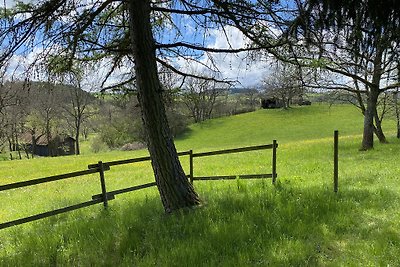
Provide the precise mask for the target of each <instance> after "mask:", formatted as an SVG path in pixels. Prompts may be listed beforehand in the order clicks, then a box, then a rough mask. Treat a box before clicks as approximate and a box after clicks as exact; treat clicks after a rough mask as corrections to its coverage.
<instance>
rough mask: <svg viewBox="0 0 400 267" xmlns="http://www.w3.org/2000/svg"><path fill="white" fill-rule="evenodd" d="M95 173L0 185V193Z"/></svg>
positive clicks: (78, 172) (65, 175)
mask: <svg viewBox="0 0 400 267" xmlns="http://www.w3.org/2000/svg"><path fill="white" fill-rule="evenodd" d="M109 169H110V168H106V169H104V170H109ZM96 172H99V170H98V169H91V170H84V171H77V172H70V173H65V174H59V175H54V176H49V177H45V178H38V179H34V180H29V181H22V182H17V183H12V184H6V185H0V191H5V190H10V189H15V188H20V187H27V186H31V185H37V184H42V183H48V182H53V181H58V180H64V179H68V178H73V177H78V176H83V175H88V174H92V173H96Z"/></svg>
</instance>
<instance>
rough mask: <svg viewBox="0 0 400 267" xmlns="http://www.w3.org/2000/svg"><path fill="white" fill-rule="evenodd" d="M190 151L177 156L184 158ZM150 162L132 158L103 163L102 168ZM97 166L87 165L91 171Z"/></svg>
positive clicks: (140, 158) (145, 159) (96, 164)
mask: <svg viewBox="0 0 400 267" xmlns="http://www.w3.org/2000/svg"><path fill="white" fill-rule="evenodd" d="M189 154H190V151H183V152H179V153H178V156H186V155H189ZM148 160H150V157H149V156H147V157H139V158H134V159H123V160H114V161H109V162H103V166H108V167H110V166H115V165H123V164H130V163H135V162H142V161H148ZM98 167H99V164H98V163H95V164H89V165H88V168H89V169H93V168H98Z"/></svg>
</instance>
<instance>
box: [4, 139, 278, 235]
mask: <svg viewBox="0 0 400 267" xmlns="http://www.w3.org/2000/svg"><path fill="white" fill-rule="evenodd" d="M277 148H278V143H277V142H276V140H274V141H273V143H272V144H268V145H259V146H249V147H241V148H233V149H225V150H216V151H209V152H201V153H193V150H189V151H184V152H179V153H178V156H189V169H190V173H189V174H188V175H187V178H188V179H190V182H191V183H193V181H207V180H234V179H262V178H272V183H275V180H276V177H277V173H276V149H277ZM265 149H272V150H273V152H272V173H270V174H241V175H218V176H194V167H193V166H194V160H193V159H194V158H200V157H208V156H214V155H222V154H231V153H241V152H248V151H256V150H265ZM149 160H150V157H149V156H146V157H139V158H133V159H125V160H116V161H109V162H102V161H99V162H98V163H95V164H90V165H88V170H83V171H76V172H70V173H65V174H59V175H53V176H49V177H44V178H38V179H33V180H29V181H22V182H16V183H11V184H6V185H0V191H6V190H12V189H17V188H22V187H27V186H32V185H38V184H42V183H48V182H53V181H59V180H64V179H69V178H73V177H80V176H84V175H89V174H93V173H99V176H100V185H101V194H97V195H93V196H92V199H91V200H89V201H86V202H82V203H78V204H74V205H71V206H68V207H64V208H60V209H55V210H52V211H48V212H44V213H40V214H36V215H32V216H28V217H25V218H21V219H17V220H13V221H8V222H5V223H0V229H4V228H8V227H11V226H15V225H19V224H23V223H27V222H32V221H36V220H39V219H43V218H47V217H50V216H54V215H58V214H62V213H65V212H70V211H73V210H77V209H81V208H85V207H89V206H92V205H95V204H99V203H103V205H104V206H105V207H107V205H108V201H109V200H113V199H115V195H118V194H123V193H128V192H132V191H136V190H141V189H145V188H149V187H153V186H156V185H157V184H156V183H155V182H152V183H146V184H142V185H136V186H132V187H128V188H123V189H118V190H113V191H107V189H106V180H105V171H108V170H110V166H117V165H124V164H131V163H136V162H143V161H149Z"/></svg>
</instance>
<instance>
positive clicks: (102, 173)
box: [98, 161, 108, 208]
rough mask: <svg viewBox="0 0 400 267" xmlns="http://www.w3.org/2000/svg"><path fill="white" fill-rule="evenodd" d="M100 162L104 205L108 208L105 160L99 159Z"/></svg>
mask: <svg viewBox="0 0 400 267" xmlns="http://www.w3.org/2000/svg"><path fill="white" fill-rule="evenodd" d="M98 164H99V173H100V183H101V194H102V196H103V204H104V207H105V208H107V206H108V198H107V190H106V181H105V179H104V166H103V162H102V161H99V162H98Z"/></svg>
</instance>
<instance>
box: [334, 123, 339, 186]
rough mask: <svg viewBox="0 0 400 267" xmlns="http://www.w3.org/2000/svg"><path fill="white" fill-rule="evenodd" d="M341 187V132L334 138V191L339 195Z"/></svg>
mask: <svg viewBox="0 0 400 267" xmlns="http://www.w3.org/2000/svg"><path fill="white" fill-rule="evenodd" d="M338 186H339V131H338V130H336V131H335V132H334V137H333V191H334V192H335V193H337V191H338Z"/></svg>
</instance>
